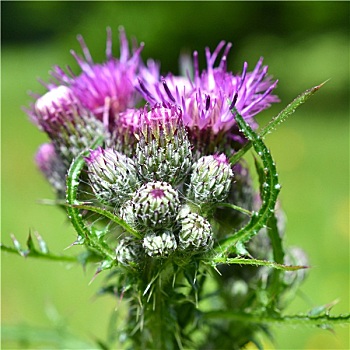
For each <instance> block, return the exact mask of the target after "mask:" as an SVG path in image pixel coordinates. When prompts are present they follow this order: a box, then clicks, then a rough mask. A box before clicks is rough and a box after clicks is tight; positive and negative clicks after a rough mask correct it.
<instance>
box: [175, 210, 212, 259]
mask: <svg viewBox="0 0 350 350" xmlns="http://www.w3.org/2000/svg"><path fill="white" fill-rule="evenodd" d="M178 219H179V222H180V224H181V230H180V232H179V248H181V249H183V250H191V249H192V250H193V251H194V252H195V253H197V252H198V251H201V252H204V251H208V250H210V249H211V248H212V247H213V243H214V240H213V231H212V228H211V225H210V223H209V222H208V220H206V219H205V218H203V217H202V216H200V215H198V214H195V213H182V215H179V218H178Z"/></svg>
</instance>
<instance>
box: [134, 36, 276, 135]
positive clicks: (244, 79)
mask: <svg viewBox="0 0 350 350" xmlns="http://www.w3.org/2000/svg"><path fill="white" fill-rule="evenodd" d="M224 46H225V42H224V41H222V42H220V43H219V45H218V46H217V47H216V49H215V50H214V52H213V53H211V52H210V50H209V48H206V51H205V53H206V60H207V69H206V70H204V71H203V72H202V73H200V72H199V63H198V53H197V52H194V54H193V59H194V65H193V70H194V78H193V80H188V81H186V80H184V79H180V78H175V77H173V76H172V75H168V76H167V77H165V78H163V79H162V81H161V82H157V83H156V84H153V85H151V84H147V82H141V84H140V88H139V91H140V92H141V93H142V94H143V96H144V98H145V99H146V100H147V101H148V102H150V103H151V104H155V103H158V102H171V103H175V104H178V105H179V106H181V108H182V111H183V120H184V124H185V125H186V126H187V127H188V128H189V130H190V134H191V136H192V137H193V139H194V140H197V141H198V139H201V138H203V137H206V136H207V134H208V130H209V134H210V135H212V136H213V135H218V134H222V133H228V135H229V136H231V137H233V135H232V133H236V132H237V131H236V130H235V124H236V123H235V120H234V116H233V114H232V113H231V110H232V109H233V108H234V107H235V108H236V109H237V111H238V112H239V113H240V114H241V115H242V116H243V117H244V118H246V119H250V118H252V117H253V116H254V115H256V114H257V113H259V112H260V111H262V110H264V109H266V108H268V107H269V106H270V105H271V103H274V102H278V101H279V100H278V98H277V96H275V95H272V94H271V92H272V90H273V89H274V88H275V87H276V84H277V81H275V82H272V80H271V78H270V77H269V76H267V69H268V68H267V66H263V65H262V62H263V59H262V58H261V59H260V60H259V61H258V63H257V65H256V67H255V69H254V70H253V72H251V73H248V72H247V69H248V64H247V63H244V66H243V70H242V73H241V75H233V74H232V73H231V72H227V67H226V58H227V54H228V53H229V51H230V48H231V44H230V43H228V44H227V45H226V47H225V49H224V52H223V55H222V58H221V60H220V62H219V65H218V66H217V67H215V61H216V59H217V57H218V55H219V52H220V51H221V49H222V48H223V47H224ZM252 124H253V126H254V125H255V122H254V120H253V121H252ZM203 134H204V136H203Z"/></svg>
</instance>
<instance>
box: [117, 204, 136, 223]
mask: <svg viewBox="0 0 350 350" xmlns="http://www.w3.org/2000/svg"><path fill="white" fill-rule="evenodd" d="M119 217H120V218H121V219H123V220H124V221H125V222H126V223H127V224H128V225H129V226H131V227H135V214H134V207H133V205H132V201H131V200H128V201H126V202H125V203H124V204H123V205H122V206H121V207H120V209H119Z"/></svg>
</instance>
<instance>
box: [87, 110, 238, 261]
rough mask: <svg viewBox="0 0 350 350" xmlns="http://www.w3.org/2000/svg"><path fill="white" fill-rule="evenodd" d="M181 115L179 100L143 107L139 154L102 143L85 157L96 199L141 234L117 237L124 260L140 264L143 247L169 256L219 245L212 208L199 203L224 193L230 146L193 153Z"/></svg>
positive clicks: (150, 253)
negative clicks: (216, 151)
mask: <svg viewBox="0 0 350 350" xmlns="http://www.w3.org/2000/svg"><path fill="white" fill-rule="evenodd" d="M180 117H181V114H180V113H179V112H178V110H177V109H175V107H174V106H160V105H158V106H156V107H154V108H152V109H151V110H150V111H147V110H146V109H144V112H143V113H141V118H142V119H144V120H146V121H145V123H144V126H143V127H142V128H140V129H139V131H138V133H137V134H136V138H137V139H138V140H139V143H138V144H137V148H136V152H135V155H134V157H128V156H126V155H125V154H122V153H120V152H119V151H117V150H116V149H113V148H105V149H103V148H101V147H99V148H97V149H96V150H91V151H90V155H89V156H88V157H86V158H85V160H86V163H87V170H88V178H89V182H90V184H91V188H92V190H93V192H94V194H95V196H96V198H97V200H98V201H100V202H101V204H103V205H107V206H109V207H112V208H113V209H114V210H115V211H116V212H117V213H118V215H119V217H120V218H122V219H123V220H124V221H125V222H126V223H127V224H128V225H130V226H131V227H132V228H134V229H135V230H137V231H138V232H139V233H140V235H141V239H136V238H133V237H131V236H127V235H125V237H124V238H123V239H122V240H120V242H119V243H118V245H117V248H116V258H117V260H118V261H119V263H120V264H121V265H123V266H126V265H128V264H129V265H130V266H135V264H137V261H139V257H138V256H137V254H136V252H138V253H140V251H143V254H144V255H148V256H151V257H154V258H166V257H168V256H170V255H171V254H173V253H177V252H178V253H180V254H184V253H185V254H189V255H191V254H200V253H205V252H207V251H209V250H210V249H211V248H212V246H213V243H214V233H213V229H212V227H211V225H210V223H209V221H208V218H207V217H206V216H207V214H208V213H207V212H206V211H205V210H201V209H198V208H200V205H202V204H211V205H212V204H214V203H218V202H221V201H224V200H225V199H226V197H227V195H228V192H229V189H230V187H231V183H232V179H233V172H232V170H231V167H230V165H229V163H228V161H227V158H226V157H225V155H224V154H221V155H214V156H203V157H202V158H200V159H199V160H198V161H194V160H193V158H192V153H191V148H190V143H189V141H188V137H187V131H186V129H185V127H184V126H183V124H182V123H181V119H180ZM183 190H184V191H183ZM183 192H184V193H183ZM191 207H192V208H195V207H198V208H197V210H199V211H200V213H196V212H193V211H191V209H189V208H191Z"/></svg>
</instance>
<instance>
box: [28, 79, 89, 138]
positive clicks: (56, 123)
mask: <svg viewBox="0 0 350 350" xmlns="http://www.w3.org/2000/svg"><path fill="white" fill-rule="evenodd" d="M31 107H32V108H31V110H28V111H27V112H28V114H29V117H30V119H31V120H32V121H33V122H34V123H35V124H36V125H37V126H38V127H39V128H40V129H41V130H43V131H44V132H46V133H47V134H48V135H49V136H50V137H51V138H54V137H55V136H56V133H58V132H59V131H60V128H61V126H62V125H63V124H64V123H67V122H70V123H72V122H73V120H74V115H75V114H79V113H81V112H82V108H81V107H82V106H81V105H80V104H79V102H78V100H77V98H76V96H75V95H74V93H73V91H72V89H70V88H69V87H67V86H64V85H59V86H54V87H52V88H51V89H50V90H49V91H48V92H46V93H45V94H44V95H43V96H41V97H39V98H38V99H37V100H36V102H35V104H33V105H32V106H31Z"/></svg>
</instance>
